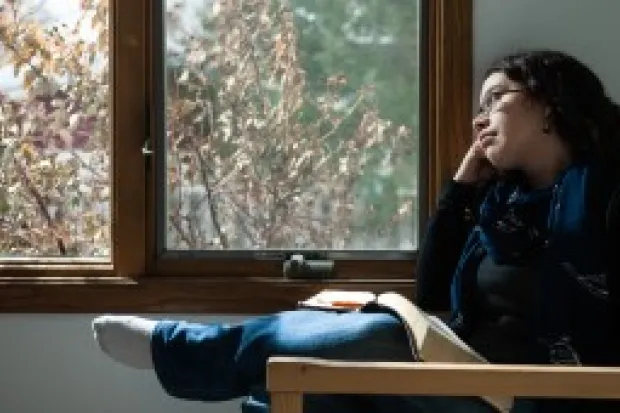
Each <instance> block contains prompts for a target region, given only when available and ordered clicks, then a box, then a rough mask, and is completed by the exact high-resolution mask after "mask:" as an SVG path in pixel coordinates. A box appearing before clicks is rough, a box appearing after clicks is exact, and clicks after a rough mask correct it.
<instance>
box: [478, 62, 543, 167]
mask: <svg viewBox="0 0 620 413" xmlns="http://www.w3.org/2000/svg"><path fill="white" fill-rule="evenodd" d="M545 111H546V110H545V107H544V106H543V105H542V104H540V103H539V102H537V101H535V100H534V99H532V98H531V97H530V96H529V95H528V93H527V91H526V90H525V88H524V87H523V86H522V85H521V84H519V83H517V82H515V81H512V80H510V79H509V78H508V77H507V76H506V75H505V74H504V73H502V72H495V73H492V74H491V75H490V76H489V77H488V78H487V79H486V80H485V81H484V83H483V85H482V88H481V90H480V112H479V113H478V115H477V116H476V117H475V118H474V121H473V125H474V133H475V139H477V140H478V143H479V145H480V147H481V148H482V149H483V151H484V153H485V155H486V157H487V158H488V160H489V161H490V162H491V164H492V165H493V166H494V167H495V168H497V169H499V170H504V171H506V170H513V169H523V168H525V167H526V165H527V164H528V163H530V162H531V161H532V160H533V158H532V157H536V156H541V155H540V154H538V155H537V153H536V152H537V151H536V148H537V146H539V145H540V143H541V139H543V135H544V133H543V129H544V126H545V117H546V116H545Z"/></svg>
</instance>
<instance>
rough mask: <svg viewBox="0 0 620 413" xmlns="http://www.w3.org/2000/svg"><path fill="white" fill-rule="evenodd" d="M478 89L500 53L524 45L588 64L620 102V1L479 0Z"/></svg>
mask: <svg viewBox="0 0 620 413" xmlns="http://www.w3.org/2000/svg"><path fill="white" fill-rule="evenodd" d="M474 6H475V7H474V21H475V26H474V27H475V29H474V73H475V79H474V80H475V90H476V96H475V98H476V100H477V89H478V87H479V86H480V83H481V80H482V79H481V74H482V73H483V72H484V69H485V68H486V66H487V65H488V64H489V63H490V62H491V61H492V60H494V59H495V58H496V57H498V56H500V55H503V54H505V53H509V52H512V51H514V50H517V49H519V48H523V47H543V48H555V49H560V50H563V51H566V52H569V53H571V54H573V55H574V56H575V57H577V58H579V59H580V60H582V61H583V62H585V63H587V64H588V66H590V67H591V68H592V69H593V70H594V71H595V72H596V73H597V74H598V75H599V76H600V77H601V78H602V79H603V82H604V83H605V84H606V86H607V89H608V92H609V94H610V95H611V96H612V97H613V98H615V99H616V100H617V101H620V47H618V41H619V40H620V2H619V1H617V0H588V1H584V0H474Z"/></svg>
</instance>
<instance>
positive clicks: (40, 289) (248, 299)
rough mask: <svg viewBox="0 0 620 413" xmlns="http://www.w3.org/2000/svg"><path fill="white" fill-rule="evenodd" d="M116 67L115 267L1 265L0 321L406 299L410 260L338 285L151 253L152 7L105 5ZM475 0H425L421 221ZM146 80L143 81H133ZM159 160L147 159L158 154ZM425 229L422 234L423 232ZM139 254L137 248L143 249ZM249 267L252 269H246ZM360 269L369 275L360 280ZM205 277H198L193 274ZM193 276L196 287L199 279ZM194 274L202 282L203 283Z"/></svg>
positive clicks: (461, 82)
mask: <svg viewBox="0 0 620 413" xmlns="http://www.w3.org/2000/svg"><path fill="white" fill-rule="evenodd" d="M110 1H111V4H110V18H111V22H112V27H114V30H110V33H111V53H110V56H111V65H112V73H113V76H112V90H114V93H113V97H112V99H113V100H112V124H113V130H114V136H113V138H112V139H113V145H112V147H113V151H114V153H113V156H112V158H113V160H112V171H111V173H112V182H113V185H114V191H113V200H112V217H113V218H112V221H113V228H112V234H113V235H112V239H113V247H112V258H113V265H112V264H92V263H89V264H71V265H69V264H68V263H66V262H64V263H60V262H58V261H54V260H47V261H42V260H36V261H35V260H32V261H26V262H23V263H20V262H3V263H2V264H0V312H67V313H79V312H141V313H144V312H149V313H150V312H154V313H157V312H184V313H228V314H235V313H239V314H255V313H264V312H268V311H277V310H282V309H287V308H293V307H294V305H295V303H296V302H297V300H299V299H301V298H303V297H306V296H308V295H309V294H312V293H314V292H316V291H318V290H320V289H323V288H328V287H334V288H351V289H366V290H374V291H381V290H387V289H389V290H395V291H400V292H402V293H404V294H407V295H411V294H412V292H413V289H414V288H415V260H412V261H407V262H404V261H382V260H368V261H367V260H363V261H360V260H357V261H342V262H341V261H338V262H337V263H336V265H337V266H338V271H339V278H338V279H335V280H329V281H325V280H323V281H293V280H287V279H284V278H283V277H282V275H281V270H280V266H281V263H280V262H278V263H274V262H272V261H268V260H264V261H260V260H254V261H252V262H247V261H238V262H236V263H235V262H234V261H229V260H226V261H225V262H224V263H222V262H220V263H218V262H217V261H214V260H211V261H208V262H206V261H204V260H192V261H188V260H171V259H166V258H165V257H159V256H157V253H156V249H155V234H154V231H155V225H154V223H155V211H154V204H155V202H154V199H155V197H154V195H155V194H154V192H155V191H154V189H155V183H154V182H155V179H154V176H155V174H154V165H155V163H156V162H155V161H154V159H151V157H149V156H145V155H144V153H143V148H144V145H145V142H146V141H147V138H148V137H149V133H150V131H151V130H152V128H151V126H152V125H150V124H149V119H151V112H150V110H151V108H152V106H153V105H151V104H150V101H151V100H152V96H153V93H152V87H151V85H152V83H153V81H154V80H156V76H155V75H154V73H153V71H152V70H151V69H152V65H151V63H150V62H151V61H152V58H153V57H157V56H153V55H152V53H151V51H152V50H156V49H154V48H153V47H152V46H153V44H152V42H155V41H159V40H160V37H158V36H157V35H156V33H153V25H152V21H151V19H150V16H151V13H152V10H151V7H153V2H152V1H151V0H136V1H131V2H128V1H122V0H110ZM472 3H473V1H472V0H429V1H428V3H427V4H428V6H427V9H426V10H425V14H426V16H427V18H426V19H423V22H422V24H423V25H425V27H424V30H426V31H427V36H428V42H425V43H424V45H423V46H424V48H425V49H424V53H426V55H427V60H426V62H427V66H426V67H425V68H424V69H423V70H422V77H421V79H422V80H421V89H422V93H423V97H424V100H425V101H426V102H427V106H426V107H424V108H422V110H424V111H425V112H424V116H426V117H427V122H426V125H427V127H426V131H424V132H425V134H426V136H427V139H426V140H424V145H423V146H422V151H423V152H424V154H425V156H424V157H421V159H424V161H423V162H421V165H420V167H421V168H424V170H425V171H426V179H425V180H424V182H421V186H422V189H423V193H425V194H427V197H426V198H425V199H422V200H421V205H420V209H421V210H422V216H428V215H429V214H430V213H432V211H433V208H434V204H435V200H436V198H437V196H438V193H439V191H440V188H441V186H442V185H443V184H444V183H445V182H446V181H447V180H449V179H450V177H451V176H452V173H453V171H454V170H455V168H456V167H457V166H458V163H459V162H460V159H461V157H462V155H463V154H464V153H465V150H466V149H467V147H468V146H469V140H470V135H471V126H470V125H471V124H470V122H471V113H472V111H471V109H472V108H471V97H472V47H473V45H472V31H473V30H472V28H473V24H472V23H473V22H472V19H473V16H472V15H473V10H472V9H473V4H472ZM139 69H142V70H139ZM157 153H158V152H157V151H155V154H157ZM422 224H424V223H422ZM141 246H142V247H141ZM248 268H250V270H248ZM361 268H364V269H366V272H368V271H370V276H368V274H366V275H367V276H366V277H365V278H363V279H360V278H359V277H356V275H355V274H356V273H358V272H359V271H360V269H361ZM201 270H202V274H201ZM197 275H198V276H197ZM201 275H202V276H201Z"/></svg>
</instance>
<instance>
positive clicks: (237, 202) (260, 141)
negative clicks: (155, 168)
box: [164, 0, 420, 250]
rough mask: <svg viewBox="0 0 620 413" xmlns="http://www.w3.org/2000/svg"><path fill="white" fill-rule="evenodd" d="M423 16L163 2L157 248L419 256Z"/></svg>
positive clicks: (359, 0)
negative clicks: (161, 198)
mask: <svg viewBox="0 0 620 413" xmlns="http://www.w3.org/2000/svg"><path fill="white" fill-rule="evenodd" d="M418 8H419V7H418V2H416V1H411V0H407V1H403V0H346V1H334V0H234V1H229V0H213V1H209V2H205V1H200V0H186V1H174V0H168V1H167V3H166V14H165V26H166V36H165V53H166V64H165V84H166V88H165V102H166V103H165V105H166V106H165V114H166V122H165V123H166V125H165V129H166V130H165V142H166V150H167V153H166V166H165V167H166V181H167V182H166V188H167V189H166V205H165V207H166V213H165V214H164V215H165V219H166V224H165V231H166V234H165V238H164V239H165V243H166V247H167V248H168V249H172V250H231V249H234V250H264V249H299V250H305V249H307V250H388V249H389V250H412V249H414V248H415V247H416V245H417V236H418V235H417V234H418V228H417V224H418V219H417V217H418V167H417V165H418V154H419V150H418V148H419V118H420V117H419V108H418V102H419V54H418V45H419V31H418V15H419V10H418Z"/></svg>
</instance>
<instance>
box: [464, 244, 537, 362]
mask: <svg viewBox="0 0 620 413" xmlns="http://www.w3.org/2000/svg"><path fill="white" fill-rule="evenodd" d="M536 276H537V274H536V271H535V270H534V269H531V268H527V267H518V266H512V265H497V264H495V262H494V261H493V259H492V258H490V257H489V256H487V257H485V258H484V259H483V260H482V262H481V263H480V266H479V268H478V274H477V281H478V296H477V300H476V301H477V303H476V304H477V312H478V314H479V315H480V316H479V317H478V318H477V320H476V324H475V325H474V327H473V329H472V331H471V333H470V335H469V337H468V341H469V343H470V345H471V346H472V347H473V348H474V349H476V351H478V352H479V353H480V354H482V355H483V356H484V357H485V358H487V360H489V361H491V362H497V363H530V362H533V360H532V358H531V357H530V353H529V351H528V350H529V349H531V348H532V346H533V345H535V341H534V334H533V329H532V315H533V312H534V309H535V308H536V305H537V300H536V297H537V282H536V279H535V277H536Z"/></svg>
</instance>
